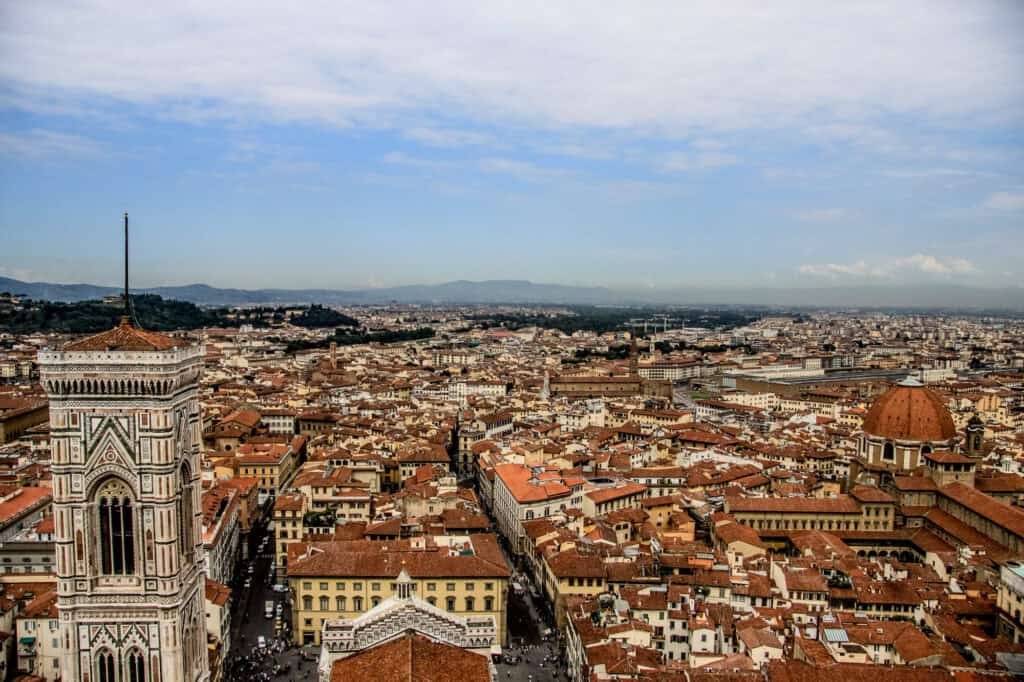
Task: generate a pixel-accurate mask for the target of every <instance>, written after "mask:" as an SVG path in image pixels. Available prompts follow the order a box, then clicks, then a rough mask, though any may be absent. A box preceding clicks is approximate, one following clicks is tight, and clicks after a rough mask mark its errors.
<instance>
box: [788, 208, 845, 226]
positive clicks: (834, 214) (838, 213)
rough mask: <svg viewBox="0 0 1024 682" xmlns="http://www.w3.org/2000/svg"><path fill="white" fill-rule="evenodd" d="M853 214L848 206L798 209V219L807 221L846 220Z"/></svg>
mask: <svg viewBox="0 0 1024 682" xmlns="http://www.w3.org/2000/svg"><path fill="white" fill-rule="evenodd" d="M851 215H852V211H850V210H849V209H847V208H813V209H808V210H805V211H797V213H796V217H797V219H799V220H801V221H803V222H806V223H834V222H838V221H840V220H845V219H846V218H849V217H850V216H851Z"/></svg>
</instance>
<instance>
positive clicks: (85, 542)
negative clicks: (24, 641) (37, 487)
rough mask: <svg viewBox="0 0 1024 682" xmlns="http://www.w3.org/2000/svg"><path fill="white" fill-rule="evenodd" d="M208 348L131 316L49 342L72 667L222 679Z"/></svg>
mask: <svg viewBox="0 0 1024 682" xmlns="http://www.w3.org/2000/svg"><path fill="white" fill-rule="evenodd" d="M202 352H203V351H202V347H201V346H200V345H198V344H193V343H190V342H188V341H185V340H183V339H179V338H174V337H170V336H165V335H162V334H156V333H152V332H146V331H143V330H141V329H137V328H135V327H133V326H132V325H131V324H130V323H129V322H128V321H127V320H125V321H123V322H122V323H121V324H120V325H119V326H118V327H115V328H114V329H112V330H110V331H107V332H104V333H102V334H98V335H96V336H92V337H89V338H86V339H82V340H80V341H76V342H74V343H71V344H69V345H67V346H65V347H64V348H62V349H60V350H48V351H43V352H41V353H40V356H39V364H40V375H41V376H40V379H41V383H42V385H43V388H44V389H45V390H46V392H47V393H48V395H49V398H50V429H51V437H52V457H53V461H52V471H53V496H54V523H55V538H56V546H57V556H56V569H57V580H58V608H59V612H60V626H61V631H60V638H61V647H60V648H61V660H60V667H61V674H62V676H63V678H64V679H69V680H81V681H82V682H195V681H202V680H207V679H209V671H208V655H207V647H206V627H205V620H204V595H205V591H204V587H205V575H204V572H203V571H204V569H203V546H202V537H201V532H200V528H201V523H200V516H199V513H200V506H199V500H200V497H199V495H200V483H199V475H200V471H199V450H200V448H199V443H200V423H199V401H198V381H199V374H200V369H201V367H202Z"/></svg>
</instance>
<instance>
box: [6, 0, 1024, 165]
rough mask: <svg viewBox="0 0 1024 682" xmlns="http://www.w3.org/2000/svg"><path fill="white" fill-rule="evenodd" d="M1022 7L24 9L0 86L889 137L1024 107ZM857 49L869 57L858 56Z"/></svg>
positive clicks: (295, 115)
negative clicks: (927, 124) (879, 119)
mask: <svg viewBox="0 0 1024 682" xmlns="http://www.w3.org/2000/svg"><path fill="white" fill-rule="evenodd" d="M1015 5H1016V3H1005V4H1002V5H997V4H991V5H990V4H989V3H980V4H979V3H951V4H944V5H939V6H936V5H935V3H930V2H927V1H926V0H910V4H909V5H907V4H904V5H901V10H900V11H901V12H902V13H903V14H904V15H905V16H913V17H914V20H913V21H900V22H889V24H890V30H887V31H884V32H879V31H878V25H879V22H882V21H887V20H888V18H889V17H888V16H887V14H886V9H887V8H884V7H881V6H880V7H876V8H872V7H870V6H869V7H867V8H865V7H864V6H863V5H861V4H859V3H817V4H816V5H815V7H814V8H813V10H812V11H808V9H807V4H806V3H804V2H800V1H799V0H789V1H787V0H782V1H780V2H776V3H773V4H772V7H771V11H770V12H766V11H759V10H756V9H749V11H741V12H738V11H736V9H735V8H733V7H730V6H728V5H723V4H721V3H710V2H709V3H678V2H663V3H658V2H652V3H648V4H645V5H644V7H642V8H637V7H635V6H627V5H619V6H616V5H602V7H601V10H600V11H593V12H584V13H581V12H579V11H578V9H577V8H575V7H573V6H572V5H571V4H566V5H560V6H557V7H551V6H549V5H547V4H543V13H542V15H543V19H542V20H539V19H538V16H540V15H541V11H540V6H541V5H540V4H538V3H534V2H525V3H504V4H496V5H491V6H488V7H486V8H482V9H480V11H474V12H466V11H465V8H464V6H463V5H462V4H461V3H457V2H454V1H447V0H438V1H437V2H433V3H429V4H427V5H422V6H413V7H406V8H404V9H403V11H401V12H394V11H386V10H382V9H381V8H380V7H377V6H375V5H373V4H372V3H371V4H360V3H355V4H351V5H348V6H346V8H345V9H344V11H339V10H338V8H337V7H336V6H334V5H331V4H325V5H322V6H316V5H314V6H310V7H307V8H305V10H304V11H303V12H287V11H283V10H282V9H281V8H280V7H279V6H275V5H265V6H261V7H256V6H253V5H252V4H251V3H241V2H237V1H232V0H225V1H224V2H218V3H199V4H192V5H187V6H183V5H179V4H176V3H157V4H155V5H152V6H147V8H146V11H138V10H127V11H126V10H125V9H124V8H123V7H121V6H119V5H118V4H116V3H108V2H99V1H93V2H90V1H89V0H86V1H83V2H76V3H63V4H59V5H50V4H45V3H13V4H11V5H10V7H9V8H7V9H6V11H5V12H4V22H3V27H2V28H0V31H2V34H0V39H2V42H3V45H4V50H3V54H4V59H2V60H0V80H2V81H4V82H5V83H6V84H7V85H8V86H9V87H11V88H16V89H17V91H18V92H19V93H22V94H21V104H20V106H24V107H37V106H38V107H40V108H42V107H44V106H49V107H51V108H52V107H53V106H55V103H56V104H59V103H60V102H61V101H62V100H63V101H69V102H74V101H77V100H82V99H90V98H91V99H94V100H95V99H106V100H107V101H113V102H131V103H135V104H139V105H142V106H146V107H148V108H151V109H157V110H159V111H160V112H161V113H162V114H170V115H174V116H177V117H180V118H183V119H186V120H192V121H208V120H210V119H211V118H216V117H221V118H230V119H243V120H246V121H251V120H255V119H261V120H271V121H282V120H289V121H294V120H301V121H320V122H326V123H330V124H341V125H352V124H354V123H364V124H371V125H381V124H382V123H383V124H385V125H387V124H389V123H394V122H396V120H397V119H402V118H403V117H404V116H405V115H406V114H408V113H409V112H410V111H415V112H422V111H445V112H451V113H454V114H455V115H459V116H465V117H469V118H471V119H473V120H476V121H492V120H495V119H504V120H510V121H514V122H516V123H520V122H527V123H529V124H531V125H536V124H539V125H542V126H545V127H551V126H557V127H573V126H576V127H579V126H593V127H601V128H605V129H645V130H671V131H675V132H676V133H680V132H686V131H690V130H694V129H700V130H736V129H741V128H758V129H763V128H765V127H771V128H774V127H777V126H778V125H780V124H781V123H786V124H789V125H794V126H796V125H800V124H801V122H806V121H808V120H819V121H820V120H826V119H827V120H836V121H840V120H842V121H848V122H844V123H842V124H837V126H838V127H837V126H833V127H831V128H825V129H823V130H820V131H819V132H820V133H821V134H823V135H825V136H831V137H833V138H839V139H846V140H850V141H856V142H858V143H859V144H867V145H871V146H874V147H877V148H891V147H893V146H894V145H898V144H899V140H898V139H893V138H892V137H890V136H889V135H887V134H884V133H879V132H877V131H875V130H872V129H871V127H870V124H867V123H865V121H866V120H868V119H870V118H872V117H873V115H876V114H879V113H881V114H888V113H896V114H900V113H907V114H912V115H922V116H926V117H930V118H935V119H943V120H948V119H949V117H963V118H965V119H971V117H972V116H975V115H993V116H995V115H1001V116H1003V118H1004V119H1005V120H1011V116H1012V115H1013V114H1017V115H1018V116H1019V115H1020V114H1021V113H1022V112H1021V102H1022V101H1024V97H1022V95H1024V85H1022V82H1021V79H1020V77H1019V76H1020V69H1019V67H1020V48H1021V35H1020V31H1019V30H1018V27H1019V26H1020V9H1019V7H1016V6H1015ZM71 26H73V27H74V28H75V30H74V31H73V34H72V33H71V32H69V28H68V27H71ZM382 36H386V37H387V39H382ZM865 44H870V45H871V50H870V62H869V63H865V61H864V60H858V59H851V57H850V56H851V55H857V54H863V47H864V45H865ZM680 45H685V46H686V49H680ZM125 55H133V58H131V59H126V58H125ZM552 55H555V58H552ZM752 65H756V68H752ZM930 74H941V77H936V76H934V75H931V76H929V75H930ZM979 74H984V77H983V78H982V77H979ZM415 118H419V117H418V116H416V117H415ZM414 134H417V133H414ZM420 134H422V135H423V136H424V137H425V138H431V141H430V143H437V144H451V143H462V142H471V138H465V137H462V136H459V135H454V136H452V135H450V134H440V135H439V136H433V134H432V133H430V132H426V133H423V132H422V131H421V133H420Z"/></svg>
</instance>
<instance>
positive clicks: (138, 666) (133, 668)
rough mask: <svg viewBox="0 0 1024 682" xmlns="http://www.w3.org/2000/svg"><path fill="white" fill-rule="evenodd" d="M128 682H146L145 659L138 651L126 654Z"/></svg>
mask: <svg viewBox="0 0 1024 682" xmlns="http://www.w3.org/2000/svg"><path fill="white" fill-rule="evenodd" d="M128 682H146V661H145V659H144V658H143V657H142V654H141V653H140V652H138V651H132V652H130V653H129V654H128Z"/></svg>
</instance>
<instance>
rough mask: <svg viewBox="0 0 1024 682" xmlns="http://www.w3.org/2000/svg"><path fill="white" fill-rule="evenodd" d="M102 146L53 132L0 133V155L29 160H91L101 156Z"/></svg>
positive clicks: (92, 141) (33, 130)
mask: <svg viewBox="0 0 1024 682" xmlns="http://www.w3.org/2000/svg"><path fill="white" fill-rule="evenodd" d="M103 152H104V150H103V146H102V145H101V144H100V143H99V142H97V141H96V140H93V139H91V138H88V137H82V136H81V135H71V134H68V133H61V132H57V131H54V130H42V129H39V128H34V129H32V130H27V131H21V132H13V133H4V132H0V154H3V155H6V156H20V157H26V158H31V159H41V158H53V157H64V158H66V157H72V158H93V157H97V156H100V155H102V154H103Z"/></svg>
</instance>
